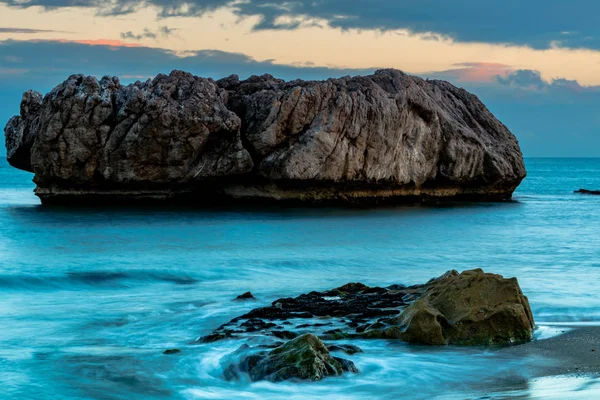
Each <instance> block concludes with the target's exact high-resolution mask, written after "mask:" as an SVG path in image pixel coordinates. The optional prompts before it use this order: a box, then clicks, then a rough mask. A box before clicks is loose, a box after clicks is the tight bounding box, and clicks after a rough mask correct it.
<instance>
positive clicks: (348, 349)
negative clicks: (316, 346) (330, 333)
mask: <svg viewBox="0 0 600 400" xmlns="http://www.w3.org/2000/svg"><path fill="white" fill-rule="evenodd" d="M327 350H329V351H342V352H344V353H346V354H348V355H350V356H351V355H353V354H356V353H362V352H363V351H362V349H361V348H360V347H358V346H355V345H353V344H332V345H329V346H327Z"/></svg>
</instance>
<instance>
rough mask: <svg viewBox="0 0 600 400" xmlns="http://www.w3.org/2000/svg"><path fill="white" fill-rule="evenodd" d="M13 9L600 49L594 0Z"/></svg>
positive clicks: (28, 3)
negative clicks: (209, 17) (232, 17)
mask: <svg viewBox="0 0 600 400" xmlns="http://www.w3.org/2000/svg"><path fill="white" fill-rule="evenodd" d="M0 3H4V4H7V5H9V6H12V7H19V8H28V7H33V6H39V7H43V8H45V9H56V8H59V7H86V8H93V9H96V11H97V12H98V13H99V14H101V15H119V14H127V13H131V12H134V11H136V10H139V9H140V8H142V7H145V6H149V5H150V6H154V7H155V8H156V9H157V10H158V11H157V12H158V15H159V16H160V17H163V18H164V17H173V16H198V15H203V14H205V13H207V12H211V11H214V10H217V9H220V8H224V7H228V8H231V9H233V10H234V12H235V13H236V14H238V15H239V16H240V17H241V18H245V17H249V16H258V17H259V22H258V24H257V25H256V26H255V29H296V28H298V27H300V26H303V24H306V23H309V24H319V22H318V20H322V21H326V23H327V24H329V25H330V26H333V27H341V28H343V29H381V30H392V29H408V30H410V31H411V32H413V33H417V34H423V35H424V37H427V38H429V39H431V40H439V39H440V38H443V37H452V38H454V39H455V40H457V41H462V42H489V43H510V44H518V45H527V46H530V47H533V48H538V49H540V48H542V49H547V48H551V47H553V46H562V47H569V48H593V49H600V24H598V23H597V15H598V14H599V13H600V2H597V1H596V0H571V1H569V2H566V1H564V0H529V1H522V0H504V1H498V0H494V1H481V0H453V1H452V0H422V1H415V0H396V1H389V0H368V1H366V0H319V1H315V0H294V1H286V2H274V1H273V0H244V1H239V0H108V1H106V0H0Z"/></svg>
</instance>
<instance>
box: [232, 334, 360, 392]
mask: <svg viewBox="0 0 600 400" xmlns="http://www.w3.org/2000/svg"><path fill="white" fill-rule="evenodd" d="M239 370H240V371H241V372H246V373H248V375H249V376H250V379H252V380H253V381H259V380H269V381H273V382H278V381H283V380H288V379H298V380H308V381H319V380H321V379H323V378H325V377H328V376H339V375H342V374H343V373H344V372H355V373H356V372H358V370H357V369H356V366H355V365H354V363H353V362H352V361H349V360H344V359H341V358H337V357H332V356H331V355H330V354H329V350H327V347H326V346H325V344H323V342H321V341H320V340H319V338H317V337H316V336H315V335H311V334H306V335H302V336H300V337H297V338H296V339H293V340H290V341H289V342H287V343H285V344H284V345H282V346H280V347H277V348H276V349H274V350H272V351H269V352H261V353H259V354H254V355H251V356H248V357H246V358H244V359H243V360H242V362H241V363H240V367H239Z"/></svg>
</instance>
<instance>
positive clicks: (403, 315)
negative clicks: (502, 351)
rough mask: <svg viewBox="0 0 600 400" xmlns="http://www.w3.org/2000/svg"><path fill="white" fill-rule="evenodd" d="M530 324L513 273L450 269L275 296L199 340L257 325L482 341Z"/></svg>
mask: <svg viewBox="0 0 600 400" xmlns="http://www.w3.org/2000/svg"><path fill="white" fill-rule="evenodd" d="M307 319H309V320H310V322H305V323H300V324H298V323H292V324H291V325H294V326H295V328H290V329H287V328H286V330H285V331H282V329H281V325H282V324H283V322H284V321H285V322H289V321H294V322H296V321H305V320H307ZM315 319H316V320H317V321H320V322H316V321H315ZM534 327H535V325H534V319H533V315H532V314H531V309H530V307H529V302H528V300H527V297H525V296H524V295H523V293H522V292H521V289H520V287H519V284H518V282H517V280H516V279H515V278H510V279H505V278H503V277H502V276H500V275H495V274H488V273H485V272H483V271H482V270H481V269H476V270H471V271H464V272H463V273H461V274H459V273H458V272H457V271H449V272H447V273H446V274H444V275H442V276H441V277H439V278H435V279H432V280H430V281H429V282H427V283H426V284H424V285H417V286H410V287H405V286H403V285H392V286H390V287H388V288H381V287H369V286H366V285H363V284H360V283H350V284H346V285H344V286H341V287H339V288H336V289H332V290H328V291H325V292H310V293H308V294H303V295H300V296H298V297H295V298H283V299H279V300H276V301H274V302H273V304H272V305H270V306H267V307H261V308H256V309H254V310H252V311H250V312H248V313H247V314H245V315H242V316H240V317H237V318H234V319H233V320H231V321H230V322H229V323H226V324H224V325H222V326H221V327H219V328H218V329H217V330H215V331H214V332H213V333H212V334H211V335H209V336H206V337H204V338H201V339H200V341H201V342H209V341H214V340H221V339H226V338H243V337H248V336H252V335H256V334H257V333H260V334H263V335H270V336H275V337H278V338H281V339H287V338H291V337H293V335H297V334H304V333H307V332H311V333H313V334H315V335H317V336H318V337H320V338H321V339H322V340H341V339H352V338H357V337H363V338H372V339H400V340H404V341H407V342H413V343H422V344H433V345H443V344H461V345H470V344H481V345H489V344H512V343H519V342H524V341H529V340H531V337H532V334H533V329H534Z"/></svg>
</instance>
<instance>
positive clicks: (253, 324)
mask: <svg viewBox="0 0 600 400" xmlns="http://www.w3.org/2000/svg"><path fill="white" fill-rule="evenodd" d="M240 327H241V328H244V329H245V330H246V332H258V331H262V330H265V329H270V328H275V327H277V324H274V323H272V322H265V321H263V320H262V319H258V318H252V319H249V320H248V321H246V322H244V323H243V324H241V325H240Z"/></svg>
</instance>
